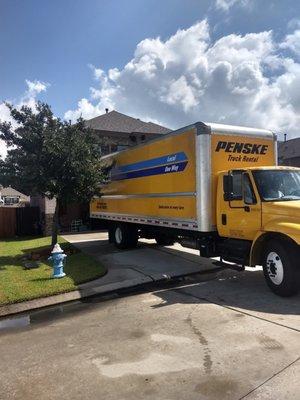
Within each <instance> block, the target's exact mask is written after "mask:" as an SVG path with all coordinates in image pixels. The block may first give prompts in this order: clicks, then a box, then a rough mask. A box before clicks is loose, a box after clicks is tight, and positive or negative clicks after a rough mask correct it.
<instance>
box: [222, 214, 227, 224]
mask: <svg viewBox="0 0 300 400" xmlns="http://www.w3.org/2000/svg"><path fill="white" fill-rule="evenodd" d="M222 225H227V215H226V214H222Z"/></svg>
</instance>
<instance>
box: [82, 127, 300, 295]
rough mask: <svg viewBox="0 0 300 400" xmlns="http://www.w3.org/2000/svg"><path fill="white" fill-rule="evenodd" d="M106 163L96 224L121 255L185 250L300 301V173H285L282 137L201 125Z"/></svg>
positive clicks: (94, 205)
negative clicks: (245, 270) (148, 244)
mask: <svg viewBox="0 0 300 400" xmlns="http://www.w3.org/2000/svg"><path fill="white" fill-rule="evenodd" d="M102 162H103V167H104V168H105V169H106V172H107V182H106V183H105V184H104V185H103V187H102V190H101V193H102V195H101V196H100V197H99V198H94V199H93V200H92V201H91V204H90V216H91V218H100V219H102V220H105V221H107V225H108V230H109V239H110V241H111V242H114V243H115V245H116V246H117V247H118V248H120V249H125V248H129V247H134V246H136V244H137V241H138V238H139V237H145V238H155V240H156V241H157V243H158V244H160V245H171V244H173V243H174V242H179V243H181V244H182V245H183V246H185V247H190V248H194V249H199V251H200V255H201V256H202V257H220V262H221V263H222V264H225V265H226V262H229V263H235V264H238V265H240V266H245V265H249V266H255V265H262V266H263V270H264V275H265V278H266V281H267V284H268V285H269V287H270V288H271V289H272V290H273V291H274V292H275V293H276V294H278V295H281V296H290V295H293V294H295V293H296V292H297V289H298V288H299V280H300V278H299V277H300V265H299V264H300V261H299V260H300V252H299V244H300V168H291V167H278V166H276V165H277V141H276V135H275V134H274V133H273V132H271V131H269V130H263V129H252V128H245V127H238V126H228V125H220V124H213V123H212V124H208V123H203V122H197V123H195V124H193V125H190V126H187V127H185V128H182V129H179V130H177V131H174V132H171V133H169V134H167V135H163V136H162V137H161V138H158V139H155V140H152V141H150V142H148V143H145V144H142V145H139V146H136V147H133V148H130V149H128V150H125V151H121V152H118V153H114V154H111V155H108V156H106V157H103V160H102Z"/></svg>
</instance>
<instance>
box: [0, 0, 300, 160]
mask: <svg viewBox="0 0 300 400" xmlns="http://www.w3.org/2000/svg"><path fill="white" fill-rule="evenodd" d="M37 100H41V101H45V102H47V103H49V104H50V105H51V107H52V110H53V112H54V113H55V115H57V116H59V117H61V118H64V119H67V120H72V121H75V120H76V118H78V117H79V116H82V117H83V118H86V119H89V118H92V117H95V116H97V115H100V114H103V113H104V112H105V108H109V110H112V109H115V110H117V111H119V112H123V113H125V114H128V115H131V116H133V117H136V118H140V119H143V120H146V121H153V122H156V123H160V124H162V125H164V126H167V127H169V128H173V129H176V128H179V127H182V126H184V125H188V124H190V123H193V122H196V121H207V122H208V121H209V122H220V123H227V124H233V125H244V126H253V127H257V128H267V129H272V130H274V131H276V132H278V133H279V136H280V137H282V135H283V133H287V134H288V138H293V137H297V136H299V125H300V124H299V123H300V2H299V1H297V0H285V1H282V0H274V1H272V0H211V1H208V0H142V1H141V0H110V1H107V0H105V1H104V0H86V1H83V0H43V1H40V0H26V1H22V0H0V120H2V121H3V120H8V121H9V120H10V116H9V112H8V109H7V107H6V105H5V101H9V102H11V103H13V104H14V105H15V106H16V107H21V106H22V105H23V104H26V105H29V106H31V107H32V108H33V109H34V108H35V104H36V101H37ZM5 154H6V148H5V145H4V143H3V142H0V155H2V157H4V156H5Z"/></svg>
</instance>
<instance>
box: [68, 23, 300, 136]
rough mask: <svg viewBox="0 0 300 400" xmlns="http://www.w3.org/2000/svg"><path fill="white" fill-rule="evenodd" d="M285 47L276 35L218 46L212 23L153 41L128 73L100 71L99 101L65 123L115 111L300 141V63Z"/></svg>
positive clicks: (143, 45) (228, 39)
mask: <svg viewBox="0 0 300 400" xmlns="http://www.w3.org/2000/svg"><path fill="white" fill-rule="evenodd" d="M286 42H287V38H286V39H285V42H284V43H286ZM283 46H284V45H283V44H282V43H276V42H275V41H274V38H273V35H272V32H271V31H269V32H259V33H249V34H246V35H244V36H242V35H236V34H231V35H228V36H224V37H222V38H220V39H219V40H217V41H215V42H214V41H212V39H211V38H210V35H209V26H208V23H207V21H205V20H204V21H201V22H198V23H197V24H195V25H193V26H191V27H190V28H188V29H186V30H179V31H177V32H176V33H175V34H174V35H173V36H171V37H170V38H169V39H167V40H166V41H163V40H161V39H160V38H155V39H151V38H148V39H145V40H143V41H142V42H140V43H139V44H138V45H137V48H136V50H135V53H134V57H133V58H132V59H131V60H130V61H129V62H128V63H127V64H126V65H125V66H124V67H123V68H122V69H117V68H113V69H111V70H109V71H107V72H104V71H103V70H101V73H99V72H97V73H96V72H95V71H94V74H95V76H96V75H97V87H95V88H91V98H90V99H82V100H80V101H79V103H78V108H77V109H76V110H74V111H72V110H69V111H68V112H67V113H66V115H65V117H66V118H68V119H75V118H76V117H78V116H79V115H82V116H83V117H84V118H91V117H94V116H96V115H99V114H102V113H103V112H104V109H105V108H106V107H108V108H109V109H112V108H115V109H117V110H119V111H120V112H124V113H127V114H129V115H133V116H136V117H139V118H142V119H145V120H149V119H153V120H156V121H160V123H162V124H163V125H165V126H169V127H171V128H178V127H180V126H184V125H185V124H186V125H187V124H190V123H192V122H195V121H199V120H200V121H201V120H202V121H213V122H222V123H228V124H236V125H246V126H254V127H264V128H269V129H273V130H275V131H279V132H282V131H284V132H287V133H289V135H290V137H291V136H295V135H299V133H298V127H299V124H300V94H299V93H300V64H298V63H297V61H296V60H294V59H292V58H290V57H286V56H284V53H282V47H283ZM94 69H95V68H94ZM95 70H97V71H99V68H98V69H95Z"/></svg>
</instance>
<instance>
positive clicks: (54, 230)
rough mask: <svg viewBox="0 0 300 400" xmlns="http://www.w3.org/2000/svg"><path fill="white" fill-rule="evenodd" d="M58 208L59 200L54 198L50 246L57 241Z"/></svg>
mask: <svg viewBox="0 0 300 400" xmlns="http://www.w3.org/2000/svg"><path fill="white" fill-rule="evenodd" d="M58 210H59V201H58V198H57V199H56V204H55V211H54V214H53V220H52V241H51V246H52V247H53V246H54V245H55V244H56V243H57V233H58Z"/></svg>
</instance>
